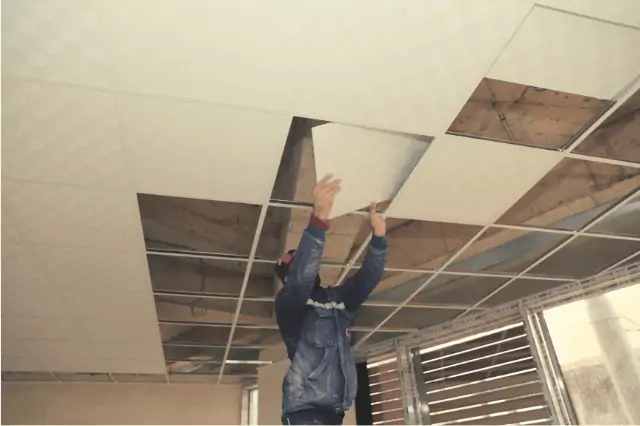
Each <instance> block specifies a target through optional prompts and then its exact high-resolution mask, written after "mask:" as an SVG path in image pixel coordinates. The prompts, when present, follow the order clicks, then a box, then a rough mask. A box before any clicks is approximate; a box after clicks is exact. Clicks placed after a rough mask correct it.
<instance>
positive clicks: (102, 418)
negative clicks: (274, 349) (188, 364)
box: [2, 383, 242, 424]
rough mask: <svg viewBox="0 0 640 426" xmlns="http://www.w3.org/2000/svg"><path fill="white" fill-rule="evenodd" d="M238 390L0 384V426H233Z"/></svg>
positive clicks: (226, 387) (235, 387)
mask: <svg viewBox="0 0 640 426" xmlns="http://www.w3.org/2000/svg"><path fill="white" fill-rule="evenodd" d="M241 395H242V390H241V387H240V386H239V385H220V386H207V385H174V384H171V385H168V384H113V383H2V424H239V423H240V412H241V410H240V403H241V402H240V401H241Z"/></svg>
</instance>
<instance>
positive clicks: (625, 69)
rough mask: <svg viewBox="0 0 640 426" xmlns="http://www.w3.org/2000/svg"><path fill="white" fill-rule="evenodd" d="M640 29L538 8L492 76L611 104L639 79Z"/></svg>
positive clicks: (501, 56)
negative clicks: (620, 93) (619, 94)
mask: <svg viewBox="0 0 640 426" xmlns="http://www.w3.org/2000/svg"><path fill="white" fill-rule="evenodd" d="M639 45H640V30H638V29H635V28H629V27H624V26H620V25H615V24H611V23H607V22H602V21H599V20H595V19H590V18H585V17H582V16H577V15H574V14H569V13H564V12H560V11H556V10H551V9H546V8H543V7H539V6H536V7H534V8H533V11H532V12H531V13H530V14H529V15H528V16H527V18H526V19H525V21H524V22H523V24H522V25H521V26H520V28H519V29H518V31H517V32H516V33H515V35H514V36H513V38H512V39H511V40H510V41H509V44H508V46H507V47H506V48H505V50H504V51H503V52H502V54H501V55H500V57H499V58H498V60H497V61H496V62H495V63H494V64H493V66H492V67H491V70H490V71H489V73H488V75H487V77H489V78H494V79H498V80H506V81H513V82H516V83H520V84H527V85H531V86H537V87H544V88H548V89H551V90H560V91H563V92H569V93H577V94H581V95H586V96H593V97H595V98H599V99H612V98H613V97H615V96H616V95H617V94H618V92H620V91H621V90H622V89H623V88H624V87H625V86H626V85H627V84H628V83H629V82H630V81H632V80H633V79H634V78H635V77H636V76H637V74H638V70H639V69H640V50H639V49H638V48H637V46H639Z"/></svg>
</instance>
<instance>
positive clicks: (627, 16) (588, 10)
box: [535, 0, 640, 27]
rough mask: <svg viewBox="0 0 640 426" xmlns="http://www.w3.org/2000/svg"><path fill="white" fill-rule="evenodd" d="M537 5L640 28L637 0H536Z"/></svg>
mask: <svg viewBox="0 0 640 426" xmlns="http://www.w3.org/2000/svg"><path fill="white" fill-rule="evenodd" d="M535 1H536V3H537V4H540V5H543V6H548V7H552V8H554V9H560V10H565V11H567V12H573V13H576V14H579V15H584V16H589V17H592V18H598V19H603V20H606V21H611V22H616V23H619V24H624V25H633V26H636V27H640V2H638V1H636V0H616V1H602V0H535Z"/></svg>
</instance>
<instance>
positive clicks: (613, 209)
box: [454, 189, 640, 321]
mask: <svg viewBox="0 0 640 426" xmlns="http://www.w3.org/2000/svg"><path fill="white" fill-rule="evenodd" d="M638 194H640V189H638V190H635V191H633V192H632V193H630V194H628V195H627V196H626V197H624V198H623V199H622V200H621V201H619V202H618V203H617V204H615V205H614V206H613V207H611V208H610V209H609V210H607V211H605V212H604V213H602V214H601V215H600V216H598V217H597V218H595V219H594V220H592V221H591V222H590V223H589V224H587V225H586V226H585V227H583V228H582V229H581V230H580V231H576V232H575V234H574V235H572V236H571V237H569V238H567V239H566V240H564V241H562V242H560V243H559V244H558V245H556V246H555V247H554V248H553V249H551V250H549V251H548V252H547V253H545V254H544V255H542V256H541V257H540V258H538V260H536V261H535V262H533V263H532V264H531V265H529V266H528V267H527V268H525V270H524V271H522V272H520V273H519V274H518V275H516V276H515V277H513V278H511V279H510V280H509V281H507V282H506V283H504V284H502V285H501V286H500V287H498V288H497V289H495V290H493V291H492V292H490V293H489V294H488V295H486V296H485V297H483V298H482V299H480V300H479V301H478V302H476V303H474V305H473V306H474V307H475V306H480V305H482V304H483V303H484V302H485V301H487V300H489V299H490V298H491V297H493V296H495V295H496V294H497V293H499V292H500V291H502V290H504V289H505V288H506V287H508V286H509V285H510V284H511V283H513V282H514V281H515V280H517V279H518V278H522V276H523V275H524V274H526V273H527V272H529V271H530V270H532V269H533V268H535V267H536V266H538V265H539V264H541V263H542V262H544V261H545V260H547V259H548V258H549V257H551V256H552V255H554V254H555V253H557V252H558V251H560V250H561V249H562V248H564V247H565V246H567V245H568V244H569V243H571V242H572V241H574V240H575V239H576V238H578V237H580V236H581V235H582V232H583V231H588V230H589V229H591V228H592V227H593V226H595V225H597V224H598V223H600V222H601V221H603V220H604V219H606V218H607V217H608V216H609V215H611V214H613V213H615V212H616V211H617V210H619V209H620V208H622V207H623V206H624V205H625V204H626V203H627V202H628V201H629V200H631V199H632V198H634V197H635V196H636V195H638ZM469 312H471V309H467V310H465V311H464V312H462V313H461V314H460V315H458V316H457V317H455V318H454V321H455V320H458V319H460V318H462V317H463V316H465V315H467V314H468V313H469Z"/></svg>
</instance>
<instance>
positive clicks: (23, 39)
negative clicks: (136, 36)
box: [2, 0, 110, 86]
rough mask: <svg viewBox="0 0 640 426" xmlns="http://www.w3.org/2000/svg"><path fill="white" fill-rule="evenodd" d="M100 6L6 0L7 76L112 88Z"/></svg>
mask: <svg viewBox="0 0 640 426" xmlns="http://www.w3.org/2000/svg"><path fill="white" fill-rule="evenodd" d="M99 3H100V2H99V1H94V0H56V1H54V2H52V1H48V0H29V1H24V0H7V1H3V2H2V71H3V74H18V75H26V76H32V77H41V78H50V79H57V80H63V81H72V82H78V83H88V84H97V85H103V86H104V85H108V84H109V81H110V76H109V63H108V60H107V52H106V32H105V31H104V27H103V26H102V22H103V19H102V16H100V14H101V13H100V10H99V9H100V6H99Z"/></svg>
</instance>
